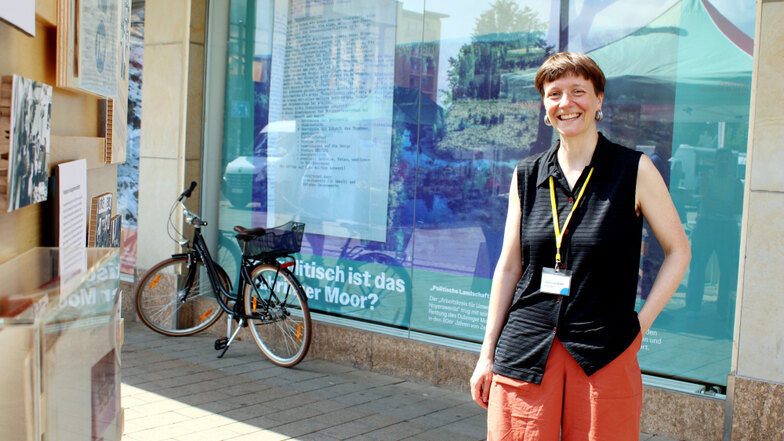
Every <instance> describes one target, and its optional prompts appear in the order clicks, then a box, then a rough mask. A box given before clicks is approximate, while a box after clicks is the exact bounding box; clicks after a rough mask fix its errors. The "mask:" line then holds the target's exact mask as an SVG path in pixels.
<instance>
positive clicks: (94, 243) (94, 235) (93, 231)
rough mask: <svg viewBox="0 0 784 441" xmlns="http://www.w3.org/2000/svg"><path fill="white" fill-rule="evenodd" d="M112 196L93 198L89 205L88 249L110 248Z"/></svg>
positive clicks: (108, 194) (109, 194)
mask: <svg viewBox="0 0 784 441" xmlns="http://www.w3.org/2000/svg"><path fill="white" fill-rule="evenodd" d="M111 219H112V194H111V193H104V194H100V195H98V196H95V197H93V199H92V203H91V204H90V224H89V226H88V232H87V235H88V236H87V246H88V247H99V248H103V247H110V246H111V245H112V225H111Z"/></svg>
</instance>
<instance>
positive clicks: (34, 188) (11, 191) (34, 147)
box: [8, 75, 52, 211]
mask: <svg viewBox="0 0 784 441" xmlns="http://www.w3.org/2000/svg"><path fill="white" fill-rule="evenodd" d="M51 106H52V86H49V85H47V84H44V83H40V82H38V81H33V80H30V79H27V78H24V77H20V76H18V75H14V76H13V85H12V92H11V124H10V130H9V134H10V140H9V141H10V143H9V152H8V162H9V170H8V211H13V210H16V209H18V208H22V207H25V206H27V205H32V204H36V203H38V202H42V201H45V200H46V199H47V195H48V189H47V182H48V173H49V140H50V128H51V124H50V115H51Z"/></svg>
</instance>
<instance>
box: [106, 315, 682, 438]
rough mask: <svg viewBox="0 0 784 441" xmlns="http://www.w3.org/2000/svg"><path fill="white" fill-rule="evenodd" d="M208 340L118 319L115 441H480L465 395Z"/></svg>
mask: <svg viewBox="0 0 784 441" xmlns="http://www.w3.org/2000/svg"><path fill="white" fill-rule="evenodd" d="M214 340H215V337H213V336H209V335H203V336H194V337H180V338H173V337H164V336H161V335H158V334H156V333H154V332H152V331H150V330H148V329H147V328H145V327H144V326H143V325H141V324H139V323H135V322H126V325H125V344H124V346H123V351H122V382H123V384H122V406H123V408H124V409H125V429H124V434H123V440H124V441H156V440H161V441H169V440H176V441H190V440H194V441H212V440H258V441H277V440H319V441H331V440H382V441H390V440H427V441H439V440H444V441H462V440H482V439H484V436H485V428H486V425H485V424H486V423H485V417H486V414H485V411H484V409H482V408H481V407H479V406H477V405H475V404H474V403H473V402H472V401H471V398H470V396H468V395H467V394H466V393H463V392H456V391H453V390H449V389H445V388H438V387H435V386H432V385H428V384H422V383H417V382H413V381H410V380H405V379H401V378H396V377H392V376H388V375H382V374H379V373H375V372H369V371H365V370H359V369H355V368H353V367H351V366H346V365H341V364H337V363H332V362H327V361H323V360H318V359H310V358H308V359H306V360H305V361H303V362H302V363H300V364H299V365H298V366H296V367H294V368H291V369H284V368H279V367H277V366H275V365H273V364H272V363H270V362H269V361H267V360H266V358H264V356H263V355H262V354H261V352H260V351H259V350H258V348H257V347H256V345H255V344H254V343H253V342H249V341H238V342H235V343H234V344H232V346H231V348H230V349H229V351H228V352H227V353H226V356H225V357H224V358H222V359H218V358H216V357H215V356H216V354H217V352H216V351H215V350H214V349H213V342H214ZM640 440H641V441H668V440H669V441H672V440H670V439H669V438H663V437H658V436H652V435H648V434H640Z"/></svg>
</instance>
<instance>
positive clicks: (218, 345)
mask: <svg viewBox="0 0 784 441" xmlns="http://www.w3.org/2000/svg"><path fill="white" fill-rule="evenodd" d="M228 345H229V338H228V337H221V338H219V339H217V340H215V350H216V351H220V350H221V349H225V348H226V347H227V346H228Z"/></svg>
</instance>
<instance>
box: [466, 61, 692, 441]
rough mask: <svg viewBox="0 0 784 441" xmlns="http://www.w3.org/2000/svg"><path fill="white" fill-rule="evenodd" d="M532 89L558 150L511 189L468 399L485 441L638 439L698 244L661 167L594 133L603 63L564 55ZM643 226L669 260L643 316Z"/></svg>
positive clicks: (524, 164)
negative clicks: (659, 350) (651, 364)
mask: <svg viewBox="0 0 784 441" xmlns="http://www.w3.org/2000/svg"><path fill="white" fill-rule="evenodd" d="M535 85H536V88H537V90H538V91H539V93H540V94H541V95H542V100H543V102H544V106H545V109H546V116H545V123H546V124H548V125H552V127H553V128H554V129H555V130H556V131H557V132H558V134H559V140H558V141H557V142H556V143H555V144H554V145H553V146H552V148H551V149H550V150H549V151H546V152H543V153H541V154H538V155H534V156H531V157H528V158H525V159H523V160H521V161H520V162H519V163H518V166H517V169H516V172H515V174H514V176H513V178H512V184H511V187H510V195H509V196H510V197H509V207H508V213H507V220H506V229H505V232H504V243H503V248H502V250H501V256H500V259H499V261H498V265H497V267H496V270H495V274H494V275H493V284H492V289H491V294H490V308H489V312H488V317H487V328H486V331H485V339H484V343H483V345H482V350H481V353H480V357H479V361H478V362H477V366H476V369H475V370H474V374H473V376H472V378H471V393H472V396H473V397H474V400H475V401H476V402H477V403H478V404H480V405H481V406H484V407H487V408H488V424H487V426H488V436H487V439H488V440H496V439H509V438H508V435H509V434H513V436H514V439H558V435H559V433H560V434H562V436H563V439H565V440H568V439H601V440H605V439H636V438H637V436H638V434H639V424H640V423H639V421H640V412H641V409H642V378H641V372H640V367H639V364H638V362H637V356H636V354H637V351H638V350H639V349H640V344H641V342H642V335H644V334H645V333H646V332H647V331H648V329H649V328H650V326H651V324H652V323H653V321H654V320H655V318H656V316H657V315H658V314H659V312H660V311H661V310H662V308H664V305H665V304H666V303H667V302H668V301H669V299H670V298H671V297H672V296H673V294H674V293H675V290H676V288H677V287H678V285H679V284H680V281H681V279H682V278H683V275H684V273H685V271H686V268H687V266H688V264H689V259H690V251H689V242H688V239H687V238H686V233H685V232H684V230H683V227H682V226H681V224H680V219H679V217H678V213H677V212H676V210H675V207H674V205H673V203H672V200H671V199H670V196H669V193H668V190H667V187H666V185H665V184H664V181H663V179H662V178H661V175H660V174H659V172H658V171H657V170H656V168H655V167H654V166H653V163H652V162H651V160H650V159H648V158H647V157H646V156H645V155H642V154H641V153H640V152H637V151H634V150H631V149H628V148H626V147H622V146H620V145H618V144H614V143H612V142H610V141H608V140H607V138H605V137H604V136H603V135H602V134H600V133H599V132H598V131H597V129H596V122H597V120H601V119H602V113H601V107H602V100H603V98H604V85H605V78H604V74H603V73H602V71H601V69H600V68H599V67H598V66H597V65H596V63H595V62H594V61H593V60H592V59H591V58H590V57H588V56H586V55H584V54H579V53H568V52H561V53H557V54H555V55H553V56H551V57H550V58H548V59H547V60H546V61H545V62H544V64H543V65H542V66H541V67H540V68H539V71H538V72H537V74H536V79H535ZM548 184H549V185H548ZM559 213H560V215H559ZM550 215H552V218H551V219H552V220H550ZM641 215H643V216H645V218H646V220H647V221H648V223H649V224H650V226H651V229H652V230H653V232H654V234H655V235H656V238H657V239H658V240H659V242H660V243H661V244H662V248H663V249H664V253H665V258H664V262H663V264H662V267H661V270H660V272H659V274H658V276H657V278H656V281H655V282H654V285H653V288H652V289H651V293H650V294H649V296H648V298H647V300H646V302H645V304H644V305H643V307H642V309H641V310H640V312H639V314H637V313H636V312H635V310H634V306H635V299H636V293H637V273H638V267H639V258H640V250H639V243H640V240H641V237H642V217H641ZM550 222H552V226H551V224H550ZM553 232H554V233H555V234H553ZM553 262H554V265H553ZM608 312H609V313H608ZM586 414H588V415H592V416H591V417H590V418H586V417H585V415H586ZM520 415H523V417H522V418H521V417H520ZM589 433H590V434H591V435H590V437H589V435H588V434H589Z"/></svg>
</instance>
